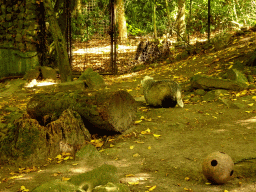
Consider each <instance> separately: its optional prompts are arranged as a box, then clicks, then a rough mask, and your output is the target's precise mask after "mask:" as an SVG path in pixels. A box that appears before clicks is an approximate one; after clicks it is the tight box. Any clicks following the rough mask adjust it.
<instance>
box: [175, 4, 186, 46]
mask: <svg viewBox="0 0 256 192" xmlns="http://www.w3.org/2000/svg"><path fill="white" fill-rule="evenodd" d="M176 23H177V41H181V40H182V39H183V40H184V39H185V31H186V23H185V0H178V15H177V22H176Z"/></svg>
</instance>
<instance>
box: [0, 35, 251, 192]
mask: <svg viewBox="0 0 256 192" xmlns="http://www.w3.org/2000/svg"><path fill="white" fill-rule="evenodd" d="M246 38H247V39H246ZM253 38H254V40H252V39H253ZM253 38H249V37H244V38H241V39H240V40H238V41H237V43H236V44H235V45H233V47H228V48H226V49H223V50H221V51H217V52H211V53H207V54H201V55H197V56H192V57H189V58H188V59H186V60H181V61H178V62H175V63H171V64H168V63H164V64H162V65H159V66H157V67H152V68H151V67H150V68H147V69H146V70H143V71H140V72H137V73H132V74H127V75H123V76H116V77H105V80H106V83H107V84H108V85H109V86H113V87H116V88H117V89H120V88H121V89H125V90H127V91H129V92H130V94H131V95H132V96H134V98H135V99H136V100H137V101H138V113H137V119H138V121H136V124H135V125H134V126H132V127H131V128H130V129H129V130H127V131H126V132H125V133H123V134H122V135H115V136H111V137H109V138H108V142H106V143H105V144H104V145H103V147H102V148H99V149H98V150H99V151H100V154H101V156H102V158H98V159H94V160H90V161H88V162H84V161H75V162H74V161H72V160H68V161H65V162H62V163H60V164H48V165H47V166H40V167H35V171H31V172H28V173H22V174H19V173H13V172H15V171H16V172H17V171H18V167H12V166H1V165H0V192H14V191H18V190H19V189H20V187H21V186H25V187H26V188H27V189H29V190H30V191H31V190H32V189H33V188H35V187H37V186H38V185H40V184H42V183H44V182H47V181H49V180H53V179H57V178H60V179H61V178H63V177H70V176H71V175H73V174H77V173H79V172H85V171H88V170H92V169H93V168H95V167H97V166H99V165H101V164H103V163H106V164H111V165H115V166H116V167H117V168H118V176H119V178H120V182H122V183H124V184H127V185H128V186H129V187H130V190H131V191H133V192H145V191H154V192H183V191H190V192H192V191H193V192H201V191H209V192H223V191H225V192H235V191H236V192H240V191H242V192H252V191H256V166H255V163H256V139H255V138H256V131H255V129H256V104H255V99H253V96H255V92H256V90H255V89H249V90H247V91H244V92H240V93H239V92H232V91H229V92H228V94H226V95H224V96H223V97H225V98H226V99H227V100H229V101H231V102H233V103H234V104H236V105H234V106H231V107H230V106H229V107H228V106H227V105H225V104H223V103H222V102H221V101H220V100H219V99H216V100H215V101H211V102H205V101H198V102H197V101H194V100H193V97H195V93H194V92H191V91H190V92H189V91H186V92H183V96H184V104H185V106H184V108H179V107H177V106H176V107H175V108H150V107H148V106H147V105H146V104H145V103H144V102H143V100H142V99H141V98H142V90H141V85H140V80H141V79H142V78H143V76H145V75H150V76H153V77H155V79H163V78H168V79H169V78H171V79H174V80H176V81H178V82H179V83H180V84H181V85H182V86H183V87H185V84H186V83H187V82H189V79H190V77H191V76H192V75H194V74H198V73H202V74H206V75H214V74H219V73H222V72H225V70H226V69H227V68H229V67H230V65H231V64H230V62H234V61H235V60H238V59H239V60H240V61H243V60H245V59H246V57H247V56H246V53H247V52H248V49H250V50H253V49H255V47H256V45H255V37H253ZM235 56H237V57H235ZM253 77H255V75H254V76H253ZM251 84H255V83H251ZM15 93H16V94H15V95H10V96H5V97H2V98H0V102H1V106H3V105H4V104H6V103H8V105H10V106H16V107H17V105H20V109H24V110H25V107H24V106H25V104H26V102H27V101H28V99H29V96H31V94H32V93H27V92H26V91H24V90H19V91H18V92H15ZM252 103H253V104H252ZM215 151H221V152H225V153H227V154H228V155H229V156H230V157H231V158H232V159H233V161H234V163H235V166H234V174H233V176H232V179H231V180H230V181H229V182H227V183H226V184H224V185H212V184H210V183H209V182H208V181H207V180H206V179H205V178H204V176H203V174H202V162H203V159H204V158H205V157H206V156H207V155H208V154H210V153H212V152H215ZM74 163H76V164H74ZM11 173H13V174H11ZM13 176H16V177H14V178H11V177H13ZM19 176H20V177H19Z"/></svg>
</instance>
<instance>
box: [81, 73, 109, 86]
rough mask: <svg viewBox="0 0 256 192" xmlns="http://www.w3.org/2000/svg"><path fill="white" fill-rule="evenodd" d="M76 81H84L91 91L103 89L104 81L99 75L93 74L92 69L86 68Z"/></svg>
mask: <svg viewBox="0 0 256 192" xmlns="http://www.w3.org/2000/svg"><path fill="white" fill-rule="evenodd" d="M78 80H85V81H86V84H87V85H88V87H89V88H91V89H99V88H103V87H105V81H104V79H103V78H102V77H101V75H100V74H99V73H97V72H94V71H93V70H92V68H87V69H86V70H85V71H84V72H83V73H82V75H81V76H80V77H79V79H78Z"/></svg>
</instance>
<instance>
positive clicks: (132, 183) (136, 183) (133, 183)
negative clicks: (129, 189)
mask: <svg viewBox="0 0 256 192" xmlns="http://www.w3.org/2000/svg"><path fill="white" fill-rule="evenodd" d="M128 183H129V184H130V185H138V184H139V181H136V182H128Z"/></svg>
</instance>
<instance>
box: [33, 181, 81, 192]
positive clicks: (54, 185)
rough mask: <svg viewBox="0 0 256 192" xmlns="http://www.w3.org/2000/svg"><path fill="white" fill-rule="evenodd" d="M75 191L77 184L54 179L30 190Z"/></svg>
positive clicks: (35, 191) (34, 191) (36, 191)
mask: <svg viewBox="0 0 256 192" xmlns="http://www.w3.org/2000/svg"><path fill="white" fill-rule="evenodd" d="M45 191H47V192H60V191H61V192H77V191H80V190H79V186H75V185H73V184H72V183H70V182H67V181H62V180H60V179H56V180H53V181H49V182H47V183H44V184H42V185H40V186H39V187H37V188H35V189H34V190H32V192H45Z"/></svg>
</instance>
